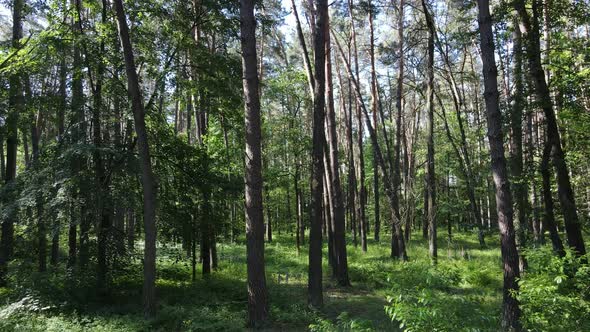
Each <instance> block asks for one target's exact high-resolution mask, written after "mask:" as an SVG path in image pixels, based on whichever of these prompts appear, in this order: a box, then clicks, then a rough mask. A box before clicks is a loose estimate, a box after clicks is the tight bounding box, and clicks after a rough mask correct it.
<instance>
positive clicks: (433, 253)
mask: <svg viewBox="0 0 590 332" xmlns="http://www.w3.org/2000/svg"><path fill="white" fill-rule="evenodd" d="M422 10H424V17H425V19H426V25H427V26H428V62H427V69H426V71H427V78H426V79H427V82H426V109H427V111H426V112H427V114H428V124H427V126H426V127H427V139H426V140H427V143H426V144H427V150H428V151H427V155H426V195H427V199H426V204H427V207H426V206H425V210H426V211H428V212H427V213H428V216H427V219H428V243H429V246H428V247H429V253H430V258H431V259H432V261H433V263H435V264H436V261H437V246H436V179H435V173H434V35H435V27H434V20H433V18H432V15H431V14H430V10H429V9H428V6H427V4H426V0H422Z"/></svg>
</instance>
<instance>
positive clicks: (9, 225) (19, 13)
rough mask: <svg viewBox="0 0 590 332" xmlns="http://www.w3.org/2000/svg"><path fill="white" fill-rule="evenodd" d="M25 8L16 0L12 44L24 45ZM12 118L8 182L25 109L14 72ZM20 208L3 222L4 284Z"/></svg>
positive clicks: (0, 281) (0, 282)
mask: <svg viewBox="0 0 590 332" xmlns="http://www.w3.org/2000/svg"><path fill="white" fill-rule="evenodd" d="M23 9H24V0H14V2H13V7H12V47H13V48H15V49H17V48H19V47H20V40H21V38H22V37H23V27H22V19H23ZM9 85H10V88H9V91H8V96H9V98H8V107H9V112H8V117H7V119H6V129H7V136H6V175H5V176H4V183H5V185H9V184H11V183H12V182H13V181H14V180H15V178H16V158H17V154H16V151H17V145H18V118H19V114H20V113H22V111H23V108H24V100H23V98H24V97H23V87H22V78H21V77H20V75H19V74H12V75H10V78H9ZM17 218H18V216H17V212H16V207H15V208H13V209H11V211H10V212H9V214H8V215H7V216H6V217H5V218H4V220H3V221H2V227H1V228H2V237H1V238H0V286H5V285H6V273H7V268H8V262H9V261H10V260H11V259H12V253H13V242H14V223H15V222H17Z"/></svg>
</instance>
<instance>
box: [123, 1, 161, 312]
mask: <svg viewBox="0 0 590 332" xmlns="http://www.w3.org/2000/svg"><path fill="white" fill-rule="evenodd" d="M113 2H114V5H115V11H116V15H117V28H118V30H119V39H120V42H121V46H122V47H123V54H124V58H125V70H126V73H127V90H128V93H129V97H130V98H131V106H132V110H133V119H134V122H135V132H136V134H137V143H138V148H139V157H140V168H141V180H142V184H143V219H144V231H145V245H144V257H143V259H144V262H143V310H144V315H145V316H146V317H151V316H153V315H154V314H155V312H156V203H157V191H158V189H157V185H156V181H155V177H154V174H153V172H152V164H151V160H150V148H149V145H148V134H147V130H146V125H145V110H144V105H143V97H142V95H141V88H140V86H139V79H138V77H137V70H136V67H135V59H134V55H133V47H132V45H131V40H130V39H129V27H128V26H127V18H126V15H125V9H124V8H123V1H122V0H113Z"/></svg>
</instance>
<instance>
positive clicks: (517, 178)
mask: <svg viewBox="0 0 590 332" xmlns="http://www.w3.org/2000/svg"><path fill="white" fill-rule="evenodd" d="M513 36H514V38H513V40H514V46H513V50H514V72H513V77H514V94H513V95H512V97H513V100H512V112H511V113H510V134H511V135H510V173H511V175H512V188H513V191H514V203H515V208H516V213H515V214H514V216H515V218H514V229H515V232H516V233H515V234H516V249H517V250H518V258H519V260H520V270H521V271H524V269H525V268H526V265H527V264H526V258H525V256H524V254H523V252H522V249H523V248H524V247H525V245H526V242H525V240H526V238H525V227H526V202H527V194H526V192H527V188H526V185H525V182H524V181H525V179H524V173H523V152H522V151H523V150H522V111H523V109H524V102H525V100H524V86H523V82H522V38H521V32H520V27H519V26H518V21H517V20H515V24H514V33H513Z"/></svg>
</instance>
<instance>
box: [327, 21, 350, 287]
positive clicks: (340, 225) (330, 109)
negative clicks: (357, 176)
mask: <svg viewBox="0 0 590 332" xmlns="http://www.w3.org/2000/svg"><path fill="white" fill-rule="evenodd" d="M326 20H328V21H327V22H326V26H325V29H326V32H325V40H326V66H325V68H326V75H325V76H326V97H327V105H326V106H327V107H326V111H327V112H326V126H327V129H328V130H327V132H328V135H327V141H328V146H327V152H328V155H329V158H328V159H329V161H330V163H329V165H326V166H325V167H327V168H328V169H329V171H330V172H329V175H330V177H329V179H330V183H329V184H328V185H329V186H330V190H329V191H330V193H331V202H332V211H333V215H332V218H331V222H332V230H333V233H334V234H333V237H334V241H332V242H333V244H334V248H333V249H334V258H335V263H336V276H335V277H336V279H337V280H338V284H339V285H340V286H350V280H349V278H348V257H347V254H346V237H345V235H346V234H345V225H344V202H343V198H342V186H341V185H340V161H339V157H338V135H337V131H336V125H337V124H336V110H335V109H334V89H333V82H332V45H331V44H330V23H329V16H328V17H327V18H326Z"/></svg>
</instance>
